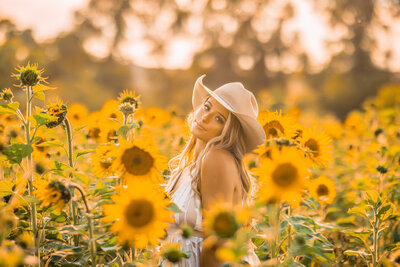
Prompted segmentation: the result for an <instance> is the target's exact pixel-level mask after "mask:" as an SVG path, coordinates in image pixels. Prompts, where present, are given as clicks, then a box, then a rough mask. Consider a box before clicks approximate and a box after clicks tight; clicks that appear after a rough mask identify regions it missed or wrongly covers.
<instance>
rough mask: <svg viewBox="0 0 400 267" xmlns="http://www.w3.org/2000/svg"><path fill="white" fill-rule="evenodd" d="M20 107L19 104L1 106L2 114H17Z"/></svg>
mask: <svg viewBox="0 0 400 267" xmlns="http://www.w3.org/2000/svg"><path fill="white" fill-rule="evenodd" d="M18 107H19V103H18V102H13V103H10V104H5V105H0V114H10V113H11V114H17V109H18Z"/></svg>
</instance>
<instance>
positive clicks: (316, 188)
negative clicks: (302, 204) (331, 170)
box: [309, 176, 336, 204]
mask: <svg viewBox="0 0 400 267" xmlns="http://www.w3.org/2000/svg"><path fill="white" fill-rule="evenodd" d="M309 190H310V195H311V196H312V197H314V198H316V199H318V200H319V201H320V202H321V203H324V204H331V203H332V202H333V200H334V199H335V197H336V187H335V182H334V181H333V180H331V179H329V178H328V177H326V176H319V177H318V178H316V179H313V180H311V181H310V186H309Z"/></svg>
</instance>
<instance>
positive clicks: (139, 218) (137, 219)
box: [125, 199, 155, 228]
mask: <svg viewBox="0 0 400 267" xmlns="http://www.w3.org/2000/svg"><path fill="white" fill-rule="evenodd" d="M154 215H155V214H154V206H153V204H152V203H151V202H150V201H148V200H145V199H135V200H131V202H130V203H129V205H128V206H127V207H126V209H125V218H126V221H127V222H128V224H129V225H130V226H132V227H136V228H139V227H143V226H146V225H147V224H149V223H150V222H151V221H152V220H153V218H154Z"/></svg>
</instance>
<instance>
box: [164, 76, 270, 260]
mask: <svg viewBox="0 0 400 267" xmlns="http://www.w3.org/2000/svg"><path fill="white" fill-rule="evenodd" d="M204 76H205V75H203V76H201V77H199V78H198V79H197V81H196V83H195V86H194V90H193V95H192V104H193V112H192V113H191V114H190V116H189V126H190V131H191V133H192V135H191V137H190V139H189V140H188V142H187V144H186V146H185V148H184V149H183V151H182V152H181V153H180V154H179V155H178V156H176V157H175V158H173V159H172V160H171V161H170V167H171V169H172V172H171V178H170V179H169V181H168V184H167V186H166V191H167V193H168V194H169V195H170V196H171V199H172V201H173V202H174V203H175V204H177V205H178V207H179V208H180V209H181V210H182V213H178V214H175V220H176V223H177V224H178V225H180V224H188V225H190V226H191V227H192V228H193V229H194V233H193V235H192V236H191V237H190V238H189V239H184V238H182V237H181V236H180V235H178V234H176V233H177V232H178V231H177V229H178V226H177V225H173V226H172V227H171V229H169V231H168V234H169V237H170V240H171V239H172V241H173V242H179V243H181V244H182V247H181V248H182V250H183V251H189V252H190V253H191V256H190V257H189V259H183V260H182V261H181V262H180V263H179V264H177V265H176V266H185V267H186V266H187V267H198V266H207V267H213V266H221V265H222V262H220V261H218V260H217V258H216V257H215V254H214V253H213V252H212V251H209V250H207V249H202V244H203V239H204V235H203V233H202V210H208V209H210V208H211V206H212V205H213V204H214V203H215V202H216V201H217V200H219V201H221V200H223V201H224V202H227V203H230V204H232V206H233V205H238V204H239V205H240V204H241V205H245V204H246V203H249V201H250V200H251V190H252V179H251V176H250V174H249V172H248V170H247V168H246V167H245V165H244V163H243V156H244V155H245V153H247V152H250V151H251V150H253V149H254V148H256V147H257V146H258V145H261V144H262V143H263V142H264V140H265V133H264V129H263V128H262V126H261V125H260V124H259V123H258V122H257V119H256V118H257V115H258V106H257V102H256V99H255V97H254V95H253V94H252V93H251V92H250V91H248V90H247V89H245V88H244V86H243V85H242V84H241V83H239V82H234V83H227V84H224V85H223V86H221V87H219V88H218V89H216V90H214V91H212V90H210V89H208V88H207V87H206V86H205V85H204V84H203V78H204ZM245 260H247V261H248V262H249V263H250V264H251V265H252V266H253V265H257V264H258V258H257V256H256V255H255V254H254V252H253V253H252V255H248V256H247V257H246V259H245Z"/></svg>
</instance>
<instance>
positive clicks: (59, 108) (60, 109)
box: [45, 99, 67, 128]
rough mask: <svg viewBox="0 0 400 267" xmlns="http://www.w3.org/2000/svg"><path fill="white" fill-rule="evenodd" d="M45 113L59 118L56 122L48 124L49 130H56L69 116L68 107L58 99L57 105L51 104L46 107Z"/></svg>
mask: <svg viewBox="0 0 400 267" xmlns="http://www.w3.org/2000/svg"><path fill="white" fill-rule="evenodd" d="M45 110H46V111H45V113H47V114H48V115H50V116H53V117H57V118H58V119H57V120H56V121H51V122H49V123H46V126H47V128H54V127H56V126H58V125H60V124H61V123H63V121H64V119H65V116H66V115H67V106H66V105H64V104H63V102H62V101H61V100H60V99H56V102H55V103H50V104H48V105H47V106H46V107H45Z"/></svg>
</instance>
